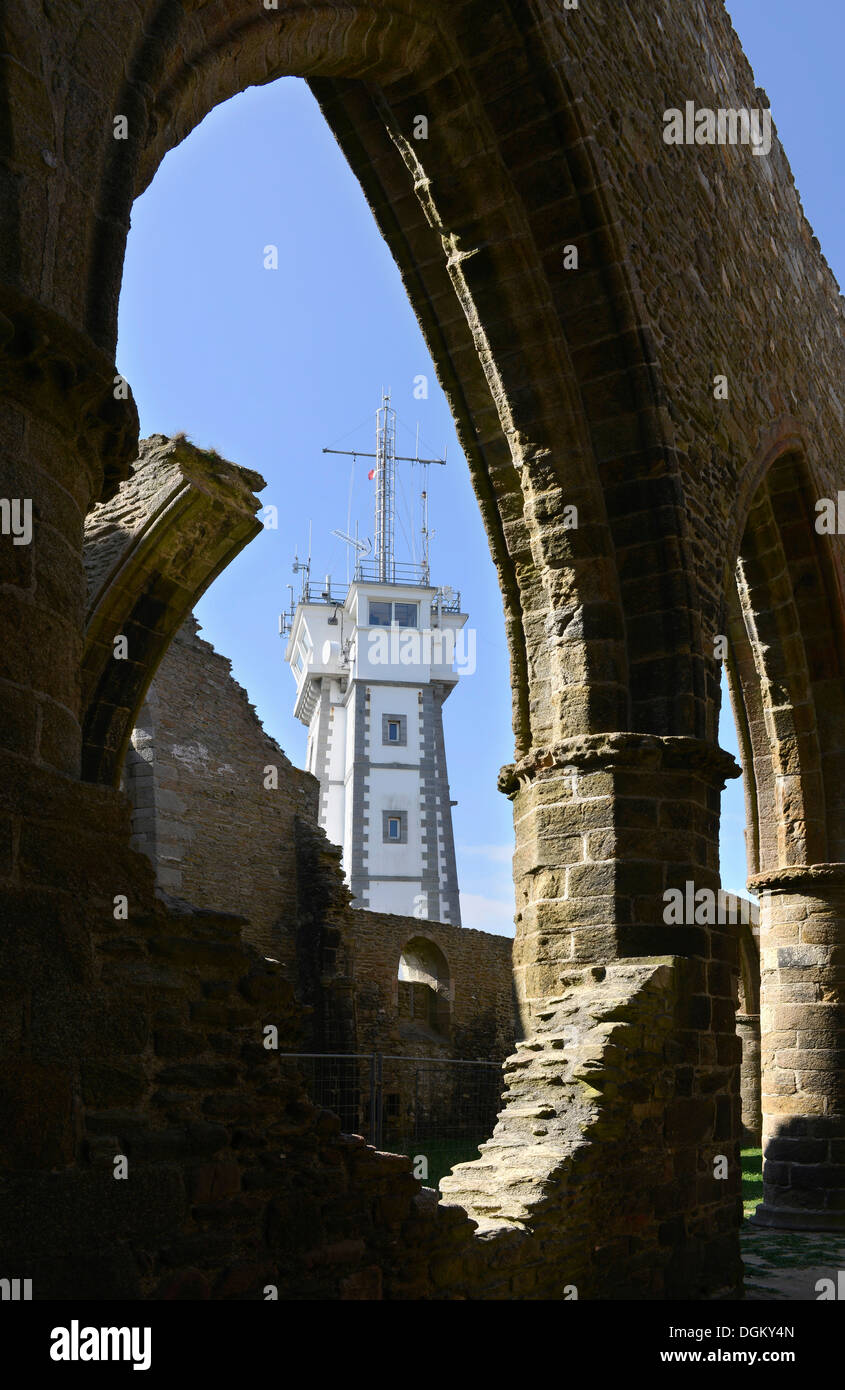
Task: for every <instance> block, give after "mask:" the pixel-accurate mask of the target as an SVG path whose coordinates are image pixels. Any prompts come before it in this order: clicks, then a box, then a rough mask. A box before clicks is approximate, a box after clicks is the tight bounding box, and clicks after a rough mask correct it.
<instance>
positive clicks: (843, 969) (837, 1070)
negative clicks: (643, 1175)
mask: <svg viewBox="0 0 845 1390" xmlns="http://www.w3.org/2000/svg"><path fill="white" fill-rule="evenodd" d="M750 886H752V887H753V888H754V889H755V891H758V892H759V893H760V946H761V951H760V957H761V972H762V988H761V1006H760V1015H761V1026H762V1039H761V1059H762V1076H763V1082H762V1092H763V1202H762V1205H761V1206H759V1207H758V1208H757V1210H756V1212H755V1214H754V1216H753V1217H752V1218H751V1219H752V1220H753V1221H754V1222H755V1224H757V1225H761V1226H777V1227H781V1228H784V1229H787V1230H811V1231H837V1230H843V1229H845V864H815V865H812V866H809V867H795V868H788V869H783V870H780V871H778V872H776V873H773V874H769V875H765V874H761V875H758V876H757V877H756V878H755V879H753V880H752V882H751V885H750Z"/></svg>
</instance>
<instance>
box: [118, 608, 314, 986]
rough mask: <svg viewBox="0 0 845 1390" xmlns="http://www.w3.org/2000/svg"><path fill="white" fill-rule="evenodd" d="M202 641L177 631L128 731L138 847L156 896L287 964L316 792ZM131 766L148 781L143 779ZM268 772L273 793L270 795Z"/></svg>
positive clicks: (192, 624)
mask: <svg viewBox="0 0 845 1390" xmlns="http://www.w3.org/2000/svg"><path fill="white" fill-rule="evenodd" d="M198 631H199V625H198V623H197V621H196V619H195V618H193V617H192V618H190V619H189V620H188V622H186V623H185V625H184V626H183V627H182V628H181V629H180V631H179V632H178V633H177V635H176V637H175V639H174V641H173V643H172V645H171V647H170V648H169V650H168V652H167V655H166V656H165V657H164V660H163V661H162V663H161V666H160V667H159V670H158V673H157V675H156V678H155V681H154V682H153V686H152V689H151V692H150V695H149V697H148V700H147V704H146V706H145V709H144V712H143V716H142V719H141V720H140V722H139V724H138V726H137V728H136V729H135V730H134V731H133V736H132V747H133V750H134V754H135V758H134V759H133V758H130V759H129V760H128V763H127V772H128V773H129V774H131V775H129V776H127V779H126V790H127V791H128V792H129V794H130V797H132V798H133V811H134V814H133V827H132V828H133V833H134V835H135V836H136V845H137V847H138V848H139V849H142V850H144V851H145V852H147V853H150V857H151V858H153V861H154V863H155V867H156V880H157V883H158V885H159V887H160V888H163V889H165V891H167V892H169V893H171V894H173V895H174V896H177V897H180V898H185V899H188V900H189V901H190V902H192V903H194V904H196V906H197V907H203V908H209V909H214V910H218V911H228V912H237V913H239V914H240V915H241V916H243V917H246V918H247V919H248V922H249V926H248V927H246V928H245V935H246V937H247V939H248V940H249V941H251V943H252V944H253V945H255V946H257V947H259V948H260V949H262V950H263V951H264V952H265V954H267V955H270V956H273V957H275V958H276V959H282V961H283V963H287V964H288V965H290V964H291V962H292V960H293V953H294V941H293V931H292V924H293V921H294V918H295V914H296V848H295V842H294V834H293V823H294V819H295V817H296V816H297V815H302V816H305V817H308V818H316V814H317V793H318V783H317V781H316V779H315V778H313V777H312V776H311V775H310V774H309V773H307V772H301V771H300V770H299V769H298V768H295V767H294V766H293V764H292V763H291V762H290V760H289V759H288V758H287V757H286V756H285V754H284V753H283V752H282V749H281V748H280V747H279V745H278V744H277V743H276V742H275V740H274V739H272V738H270V736H269V735H268V734H266V733H265V731H264V729H263V728H262V725H261V722H260V720H259V719H258V717H257V715H256V713H255V709H254V707H253V705H251V704H250V702H249V699H248V697H247V694H246V691H245V690H244V689H243V688H242V687H241V686H240V685H238V683H237V681H235V680H233V679H232V675H231V669H232V666H231V662H230V661H228V660H227V658H226V657H224V656H220V655H219V653H218V652H216V651H215V650H214V648H213V647H212V646H211V645H210V643H208V642H205V641H203V639H202V638H201V637H199V636H198V635H197V634H198ZM138 758H140V759H141V760H143V761H144V762H146V763H147V764H148V766H149V767H151V768H152V777H151V778H140V777H139V776H138V772H137V761H136V760H137V759H138ZM133 763H134V764H135V768H134V770H133ZM268 767H274V768H276V769H277V774H278V776H277V783H278V785H277V786H276V787H275V788H273V787H267V786H265V778H266V776H267V773H266V769H267V768H268ZM133 793H137V794H138V796H137V797H135V796H133ZM137 799H141V800H146V801H147V803H148V804H147V805H138V804H135V802H136V800H137Z"/></svg>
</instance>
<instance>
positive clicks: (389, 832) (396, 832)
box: [382, 811, 408, 845]
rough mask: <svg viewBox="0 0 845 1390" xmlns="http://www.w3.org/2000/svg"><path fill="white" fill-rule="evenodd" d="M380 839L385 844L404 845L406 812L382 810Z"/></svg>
mask: <svg viewBox="0 0 845 1390" xmlns="http://www.w3.org/2000/svg"><path fill="white" fill-rule="evenodd" d="M382 839H383V840H384V843H385V844H386V845H406V844H407V843H408V812H407V811H383V812H382Z"/></svg>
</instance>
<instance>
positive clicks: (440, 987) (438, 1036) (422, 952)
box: [398, 936, 452, 1041]
mask: <svg viewBox="0 0 845 1390" xmlns="http://www.w3.org/2000/svg"><path fill="white" fill-rule="evenodd" d="M398 989H399V1030H400V1032H401V1033H402V1035H403V1036H405V1037H414V1036H416V1037H425V1038H428V1039H433V1040H439V1041H448V1039H449V1035H450V1029H451V1021H452V1005H451V990H450V983H449V965H448V962H447V960H446V957H445V956H444V954H443V952H442V951H441V950H440V947H439V946H436V945H435V944H434V942H433V941H429V940H427V938H425V937H421V936H420V937H415V938H414V939H413V940H411V941H409V942H408V943H407V945H406V946H405V947H404V949H403V950H402V953H401V955H400V957H399V981H398Z"/></svg>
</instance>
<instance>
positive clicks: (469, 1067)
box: [279, 1052, 503, 1184]
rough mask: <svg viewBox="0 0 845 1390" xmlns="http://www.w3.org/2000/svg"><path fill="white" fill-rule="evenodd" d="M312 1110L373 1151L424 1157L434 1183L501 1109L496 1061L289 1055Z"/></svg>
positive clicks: (471, 1149) (468, 1152)
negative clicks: (326, 1114) (330, 1116)
mask: <svg viewBox="0 0 845 1390" xmlns="http://www.w3.org/2000/svg"><path fill="white" fill-rule="evenodd" d="M279 1058H280V1062H281V1064H282V1065H283V1066H293V1067H295V1068H296V1069H297V1071H298V1072H299V1073H300V1075H301V1077H302V1079H303V1083H304V1085H305V1088H306V1090H307V1091H308V1094H309V1095H310V1097H311V1099H312V1100H313V1102H314V1104H315V1105H320V1106H323V1107H324V1108H325V1109H326V1110H332V1111H333V1112H334V1113H335V1114H336V1115H338V1116H339V1117H340V1122H341V1127H342V1129H343V1130H344V1132H345V1133H347V1134H363V1136H364V1137H365V1138H366V1139H367V1140H368V1141H369V1143H371V1144H374V1145H375V1147H376V1148H378V1149H389V1150H391V1151H392V1152H393V1153H406V1154H408V1155H409V1156H410V1157H412V1158H415V1159H416V1158H418V1157H422V1158H424V1159H425V1160H426V1165H425V1167H426V1170H427V1171H425V1172H423V1174H422V1175H423V1176H424V1177H427V1179H428V1181H429V1182H431V1183H435V1184H436V1183H437V1182H439V1180H440V1177H442V1176H443V1173H447V1172H449V1170H450V1169H451V1168H452V1166H453V1165H454V1164H455V1163H460V1162H466V1161H467V1160H468V1159H472V1158H477V1157H478V1146H479V1144H482V1143H484V1141H485V1140H486V1139H489V1138H490V1135H491V1134H492V1132H493V1127H494V1125H495V1123H496V1116H497V1113H498V1111H499V1109H500V1107H501V1095H502V1085H503V1083H502V1063H501V1062H476V1061H466V1060H464V1059H461V1058H451V1057H450V1058H443V1057H402V1056H392V1055H390V1054H385V1053H381V1052H363V1053H349V1052H328V1053H326V1052H320V1053H317V1052H288V1053H280V1054H279Z"/></svg>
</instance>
